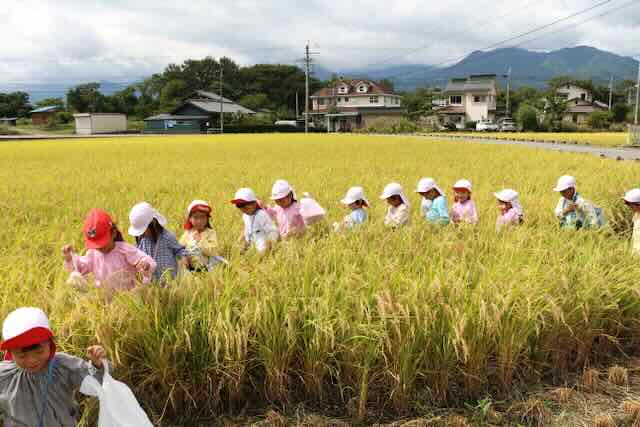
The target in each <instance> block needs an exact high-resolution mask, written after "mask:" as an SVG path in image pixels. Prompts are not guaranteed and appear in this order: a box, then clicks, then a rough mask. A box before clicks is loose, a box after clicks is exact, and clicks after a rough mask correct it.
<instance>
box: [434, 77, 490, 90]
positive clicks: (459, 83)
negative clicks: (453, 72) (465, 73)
mask: <svg viewBox="0 0 640 427" xmlns="http://www.w3.org/2000/svg"><path fill="white" fill-rule="evenodd" d="M494 88H496V89H497V82H496V80H495V79H490V78H469V79H465V80H462V79H451V80H450V81H449V82H448V83H447V87H446V88H445V89H444V92H473V91H488V90H492V89H494Z"/></svg>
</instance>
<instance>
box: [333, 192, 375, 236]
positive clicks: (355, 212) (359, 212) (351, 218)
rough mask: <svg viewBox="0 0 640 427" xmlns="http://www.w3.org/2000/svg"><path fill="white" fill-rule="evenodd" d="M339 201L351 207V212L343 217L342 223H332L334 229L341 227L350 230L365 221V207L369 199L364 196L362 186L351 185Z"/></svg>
mask: <svg viewBox="0 0 640 427" xmlns="http://www.w3.org/2000/svg"><path fill="white" fill-rule="evenodd" d="M340 203H342V204H343V205H347V206H348V207H349V209H351V213H350V214H349V215H347V216H345V217H344V219H343V220H342V223H335V224H334V229H335V230H336V231H339V230H340V229H341V228H345V229H348V230H351V229H353V228H355V227H357V226H359V225H362V224H364V223H365V222H367V216H368V215H367V211H366V210H365V208H368V207H369V201H368V200H367V198H366V197H365V195H364V189H363V188H362V187H351V188H350V189H349V190H348V191H347V194H346V195H345V196H344V199H342V200H340Z"/></svg>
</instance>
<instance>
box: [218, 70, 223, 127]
mask: <svg viewBox="0 0 640 427" xmlns="http://www.w3.org/2000/svg"><path fill="white" fill-rule="evenodd" d="M218 96H220V133H224V109H223V106H224V102H223V100H222V59H220V94H219V95H218Z"/></svg>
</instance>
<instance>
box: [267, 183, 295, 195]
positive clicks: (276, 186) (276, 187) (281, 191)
mask: <svg viewBox="0 0 640 427" xmlns="http://www.w3.org/2000/svg"><path fill="white" fill-rule="evenodd" d="M289 193H293V198H294V199H295V198H296V193H295V191H293V187H291V185H289V183H288V182H287V181H285V180H284V179H279V180H277V181H276V182H274V183H273V187H271V200H280V199H284V198H285V197H287V196H288V195H289Z"/></svg>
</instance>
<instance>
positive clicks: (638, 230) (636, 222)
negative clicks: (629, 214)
mask: <svg viewBox="0 0 640 427" xmlns="http://www.w3.org/2000/svg"><path fill="white" fill-rule="evenodd" d="M631 241H632V242H633V243H632V251H633V253H634V254H636V255H640V213H637V214H634V215H633V235H632V237H631Z"/></svg>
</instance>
